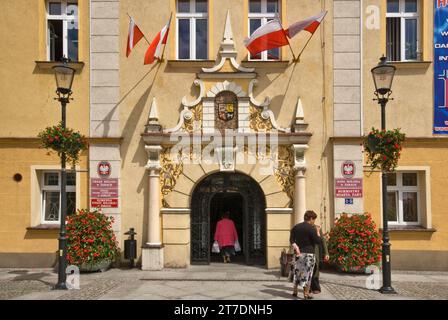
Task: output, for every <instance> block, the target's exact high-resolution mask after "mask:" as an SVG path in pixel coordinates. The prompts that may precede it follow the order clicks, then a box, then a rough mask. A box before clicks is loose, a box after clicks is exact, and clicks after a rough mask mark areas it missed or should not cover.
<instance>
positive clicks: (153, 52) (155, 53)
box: [145, 17, 171, 64]
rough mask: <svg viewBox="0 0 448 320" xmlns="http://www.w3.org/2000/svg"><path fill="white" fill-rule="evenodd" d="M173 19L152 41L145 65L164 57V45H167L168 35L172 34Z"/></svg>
mask: <svg viewBox="0 0 448 320" xmlns="http://www.w3.org/2000/svg"><path fill="white" fill-rule="evenodd" d="M170 23H171V17H170V20H169V21H168V23H167V24H166V25H165V26H164V27H163V28H162V30H160V32H159V33H158V34H157V35H156V37H155V38H154V39H153V40H152V41H151V44H150V45H149V48H148V50H147V51H146V54H145V64H151V63H153V62H154V60H155V58H158V59H160V58H161V57H162V45H164V44H166V40H167V39H168V33H169V32H170Z"/></svg>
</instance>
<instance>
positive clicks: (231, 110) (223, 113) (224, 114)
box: [218, 103, 235, 121]
mask: <svg viewBox="0 0 448 320" xmlns="http://www.w3.org/2000/svg"><path fill="white" fill-rule="evenodd" d="M234 117H235V104H233V103H219V104H218V118H219V119H221V120H223V121H230V120H232V119H233V118H234Z"/></svg>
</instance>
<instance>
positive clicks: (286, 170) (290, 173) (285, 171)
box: [274, 146, 294, 204]
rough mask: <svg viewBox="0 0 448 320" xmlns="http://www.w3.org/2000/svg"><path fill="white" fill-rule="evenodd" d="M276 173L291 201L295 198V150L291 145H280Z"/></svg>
mask: <svg viewBox="0 0 448 320" xmlns="http://www.w3.org/2000/svg"><path fill="white" fill-rule="evenodd" d="M277 158H278V160H277V165H276V166H275V167H274V175H275V178H276V179H277V182H278V183H279V184H280V185H281V187H282V190H283V191H284V192H285V193H286V194H287V195H288V197H289V199H290V200H291V203H290V204H292V202H293V199H294V152H293V151H292V149H291V147H289V146H279V147H278V155H277Z"/></svg>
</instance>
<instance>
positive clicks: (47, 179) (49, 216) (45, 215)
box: [41, 171, 76, 224]
mask: <svg viewBox="0 0 448 320" xmlns="http://www.w3.org/2000/svg"><path fill="white" fill-rule="evenodd" d="M60 191H61V174H60V172H58V171H44V172H43V173H42V183H41V195H42V216H41V217H42V218H41V221H42V223H43V224H52V223H56V224H57V223H60V222H61V215H60V212H61V192H60ZM66 191H67V214H72V213H74V212H75V211H76V174H75V173H67V186H66Z"/></svg>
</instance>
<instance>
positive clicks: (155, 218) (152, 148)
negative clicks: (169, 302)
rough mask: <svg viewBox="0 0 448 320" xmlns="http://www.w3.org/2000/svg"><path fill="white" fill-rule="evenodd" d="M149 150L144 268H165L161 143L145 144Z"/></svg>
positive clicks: (143, 251) (143, 254)
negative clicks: (162, 229)
mask: <svg viewBox="0 0 448 320" xmlns="http://www.w3.org/2000/svg"><path fill="white" fill-rule="evenodd" d="M145 149H146V151H147V152H148V164H147V165H146V169H147V171H148V188H149V190H148V202H149V205H148V212H147V217H148V219H147V226H148V229H147V230H148V231H147V239H146V244H144V245H143V246H142V270H161V269H163V245H162V241H161V235H160V169H161V166H160V161H159V156H160V152H161V151H162V147H161V146H160V145H147V146H145Z"/></svg>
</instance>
